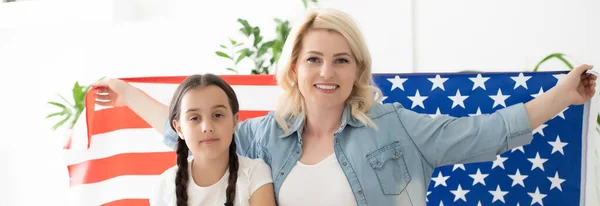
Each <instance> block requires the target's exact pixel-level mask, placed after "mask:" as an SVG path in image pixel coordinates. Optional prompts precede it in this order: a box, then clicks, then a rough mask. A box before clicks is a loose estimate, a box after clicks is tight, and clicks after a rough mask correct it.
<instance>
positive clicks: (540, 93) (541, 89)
mask: <svg viewBox="0 0 600 206" xmlns="http://www.w3.org/2000/svg"><path fill="white" fill-rule="evenodd" d="M542 94H544V88H541V87H540V91H539V92H538V93H537V94H532V95H531V97H533V98H537V97H538V96H540V95H542Z"/></svg>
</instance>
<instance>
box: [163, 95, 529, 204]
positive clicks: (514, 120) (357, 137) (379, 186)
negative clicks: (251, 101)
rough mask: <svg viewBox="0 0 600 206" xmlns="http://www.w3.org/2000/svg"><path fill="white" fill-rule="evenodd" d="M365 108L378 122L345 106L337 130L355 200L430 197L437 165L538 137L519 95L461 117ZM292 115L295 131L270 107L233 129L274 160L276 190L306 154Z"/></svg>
mask: <svg viewBox="0 0 600 206" xmlns="http://www.w3.org/2000/svg"><path fill="white" fill-rule="evenodd" d="M367 115H368V116H369V117H370V118H371V119H372V120H373V121H374V122H375V124H376V125H377V127H378V130H375V129H374V128H372V127H369V126H367V125H364V124H363V123H362V122H360V121H358V120H357V119H354V118H353V117H352V115H351V112H350V108H349V106H346V108H345V109H344V111H343V114H342V124H341V126H340V128H339V129H338V130H337V132H335V134H334V151H335V154H336V157H337V161H338V162H339V164H340V166H341V168H342V170H343V172H344V174H345V176H346V178H347V179H348V181H349V183H350V187H351V189H352V192H353V193H354V197H355V199H356V202H357V203H358V205H371V206H385V205H402V206H413V205H415V206H417V205H418V206H420V205H426V201H425V196H426V194H427V188H428V186H429V182H430V181H431V175H432V173H433V170H434V168H435V167H439V166H444V165H450V164H462V163H470V162H481V161H493V160H495V159H496V155H498V154H501V153H503V152H505V151H507V150H509V149H512V148H514V147H518V146H522V145H525V144H529V143H530V142H531V140H532V139H533V135H532V132H531V128H530V126H529V119H528V116H527V112H526V110H525V106H524V105H523V104H522V103H521V104H516V105H512V106H510V107H507V108H503V109H500V110H497V111H496V112H495V113H492V114H483V115H478V116H473V117H462V118H456V117H451V116H447V115H440V116H437V117H435V118H433V117H431V116H429V115H427V114H420V113H416V112H414V111H412V110H408V109H406V108H404V107H403V106H402V105H401V104H399V103H388V104H383V105H382V104H376V105H374V106H372V108H371V109H370V110H369V111H368V112H367ZM288 123H289V124H290V125H291V128H290V129H291V132H290V134H289V135H286V136H283V134H284V133H283V130H282V129H281V128H280V127H279V126H278V124H277V122H276V121H275V117H274V113H273V112H271V113H269V114H267V115H265V116H262V117H256V118H251V119H247V120H245V121H242V122H240V123H239V124H238V127H237V129H236V132H235V135H236V139H235V140H236V143H237V152H238V153H239V154H240V155H244V156H247V157H250V158H261V159H263V160H264V161H265V162H266V163H267V164H268V165H269V166H271V172H272V175H273V183H274V188H275V197H278V194H279V189H280V188H281V185H282V183H283V182H284V181H285V178H286V176H287V175H288V174H289V172H290V171H291V170H292V167H294V165H295V164H296V162H297V161H298V160H299V159H300V157H301V156H302V128H303V125H304V118H303V115H300V116H299V117H297V118H289V119H288ZM166 124H167V125H166V126H165V131H164V134H163V136H164V143H165V144H166V145H168V146H170V147H171V148H173V149H175V145H176V142H177V138H178V136H177V133H175V131H173V130H172V129H171V127H170V126H169V125H168V124H169V121H166ZM315 187H318V185H315ZM298 195H303V194H298ZM306 198H310V197H306Z"/></svg>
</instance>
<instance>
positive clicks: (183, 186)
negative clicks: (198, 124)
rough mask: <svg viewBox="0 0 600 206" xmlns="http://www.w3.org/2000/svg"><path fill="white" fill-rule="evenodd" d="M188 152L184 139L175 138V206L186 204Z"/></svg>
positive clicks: (185, 205)
mask: <svg viewBox="0 0 600 206" xmlns="http://www.w3.org/2000/svg"><path fill="white" fill-rule="evenodd" d="M188 152H189V148H188V147H187V145H186V144H185V140H183V139H181V138H179V139H178V140H177V166H178V169H177V176H175V185H176V188H175V192H176V195H177V206H187V201H188V193H187V186H188V183H189V179H190V174H189V172H188V160H187V157H188V155H189V154H188Z"/></svg>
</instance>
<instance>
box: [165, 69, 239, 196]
mask: <svg viewBox="0 0 600 206" xmlns="http://www.w3.org/2000/svg"><path fill="white" fill-rule="evenodd" d="M211 85H213V86H218V87H220V88H221V89H222V90H223V91H224V92H225V94H227V97H228V99H229V106H230V107H231V112H232V113H233V115H235V114H237V113H238V112H239V108H240V106H239V104H238V99H237V97H236V95H235V91H234V90H233V88H231V86H229V84H227V82H225V80H223V79H222V78H221V77H219V76H216V75H213V74H204V75H192V76H189V77H187V78H186V79H185V80H183V82H181V84H179V86H178V87H177V90H176V91H175V94H173V98H172V99H171V104H170V106H169V122H170V123H171V122H173V120H176V121H178V120H179V117H180V115H181V114H180V110H181V99H182V98H183V95H185V93H187V91H189V90H190V89H195V88H203V87H207V86H211ZM204 98H209V97H204ZM170 125H171V128H172V129H173V130H175V127H174V126H173V124H172V123H171V124H170ZM235 147H236V145H235V134H234V136H233V137H232V140H231V145H230V146H229V184H228V185H227V189H226V196H227V200H226V202H225V206H233V200H234V199H235V186H236V182H237V177H238V176H237V173H238V167H239V162H238V157H237V155H236V148H235ZM176 153H177V166H178V169H177V175H176V176H175V185H176V189H175V193H176V195H177V206H187V201H188V193H187V186H188V183H189V179H190V174H189V173H188V161H187V158H188V157H189V148H188V147H187V145H186V144H185V140H183V139H181V138H178V139H177V150H176Z"/></svg>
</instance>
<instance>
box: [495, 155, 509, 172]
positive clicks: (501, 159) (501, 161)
mask: <svg viewBox="0 0 600 206" xmlns="http://www.w3.org/2000/svg"><path fill="white" fill-rule="evenodd" d="M507 159H508V158H507V157H502V156H500V155H496V160H494V162H493V163H492V169H494V168H496V167H501V168H502V169H505V168H504V161H506V160H507Z"/></svg>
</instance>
